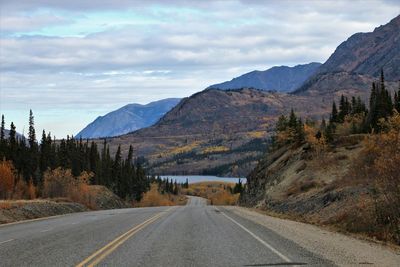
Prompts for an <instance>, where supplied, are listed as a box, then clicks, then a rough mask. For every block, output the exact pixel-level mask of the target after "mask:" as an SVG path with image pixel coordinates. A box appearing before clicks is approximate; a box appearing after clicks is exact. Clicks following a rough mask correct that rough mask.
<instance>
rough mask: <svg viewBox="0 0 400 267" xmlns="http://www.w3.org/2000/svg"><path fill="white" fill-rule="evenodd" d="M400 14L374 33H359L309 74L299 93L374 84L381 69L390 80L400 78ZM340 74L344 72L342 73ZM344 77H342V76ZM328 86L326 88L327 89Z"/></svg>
mask: <svg viewBox="0 0 400 267" xmlns="http://www.w3.org/2000/svg"><path fill="white" fill-rule="evenodd" d="M399 66H400V15H399V16H397V17H395V18H394V19H392V20H391V21H390V22H389V23H387V24H385V25H382V26H379V27H377V28H375V30H374V31H373V32H367V33H355V34H353V35H352V36H350V37H349V38H348V39H347V40H346V41H344V42H342V43H341V44H340V45H339V46H338V47H337V48H336V50H335V52H334V53H333V54H332V55H331V56H330V57H329V58H328V60H327V61H326V62H325V63H324V64H322V65H321V66H320V67H319V68H318V70H317V71H316V73H315V74H314V75H312V76H311V77H309V78H308V79H307V80H306V81H305V82H304V83H303V85H302V86H301V87H299V89H297V90H296V91H295V92H294V93H295V94H307V93H311V92H314V93H315V92H316V93H318V92H320V93H322V94H323V93H324V92H322V91H323V90H325V89H327V90H329V91H330V92H332V91H336V90H348V89H352V90H353V89H358V90H360V89H361V90H365V89H366V88H369V87H370V83H371V80H373V79H375V78H377V77H379V75H380V72H381V69H383V71H384V73H385V78H386V80H387V81H388V82H389V81H393V82H396V81H398V80H399V79H400V67H399ZM339 73H340V75H338V74H339ZM338 78H340V79H338ZM324 88H325V89H324Z"/></svg>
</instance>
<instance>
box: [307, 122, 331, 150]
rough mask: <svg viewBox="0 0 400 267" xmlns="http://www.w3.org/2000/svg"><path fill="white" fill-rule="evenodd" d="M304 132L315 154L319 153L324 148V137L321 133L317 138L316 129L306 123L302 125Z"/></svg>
mask: <svg viewBox="0 0 400 267" xmlns="http://www.w3.org/2000/svg"><path fill="white" fill-rule="evenodd" d="M304 133H305V137H306V141H307V143H308V144H310V145H311V147H312V148H313V149H314V151H315V152H316V153H317V155H320V154H321V153H322V152H323V151H324V150H325V149H326V139H325V137H324V136H323V135H321V138H319V139H318V138H317V133H318V130H317V129H315V128H314V127H312V126H310V125H308V124H305V125H304Z"/></svg>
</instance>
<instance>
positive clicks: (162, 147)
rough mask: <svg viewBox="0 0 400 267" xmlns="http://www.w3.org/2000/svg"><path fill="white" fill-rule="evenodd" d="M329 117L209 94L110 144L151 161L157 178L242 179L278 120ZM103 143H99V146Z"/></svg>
mask: <svg viewBox="0 0 400 267" xmlns="http://www.w3.org/2000/svg"><path fill="white" fill-rule="evenodd" d="M291 108H294V109H296V110H299V114H302V115H304V116H306V115H308V116H316V117H319V116H320V115H321V114H324V113H325V112H327V111H328V109H327V107H325V106H324V105H323V104H321V103H318V102H314V101H313V99H309V98H308V97H303V96H295V95H288V94H281V93H271V92H266V91H261V90H255V89H240V90H226V91H222V90H216V89H209V90H205V91H202V92H200V93H197V94H194V95H192V96H191V97H189V98H185V99H183V100H182V101H181V102H180V103H179V104H178V105H177V106H176V107H174V108H173V109H172V110H171V111H169V112H168V113H167V114H166V115H165V116H164V117H162V118H161V119H160V120H159V121H158V122H157V123H156V124H155V125H153V126H151V127H148V128H144V129H141V130H138V131H135V132H133V133H129V134H126V135H123V136H119V137H115V138H111V139H109V145H110V148H111V151H115V150H116V148H117V146H118V145H121V146H122V151H123V152H125V153H126V152H127V151H128V148H129V145H130V144H132V145H133V147H134V151H135V155H136V156H144V157H146V158H147V159H148V160H149V167H150V168H151V169H152V171H153V172H154V173H156V174H189V173H190V174H206V173H208V174H219V175H237V176H243V175H246V174H247V173H248V172H249V171H250V170H251V169H252V168H254V167H255V165H256V163H257V160H258V158H259V157H260V156H261V155H262V154H263V153H264V151H265V149H266V138H267V137H268V136H269V134H270V133H271V132H272V130H273V128H274V124H275V121H276V119H277V117H278V116H279V115H280V114H282V113H288V112H289V111H290V109H291ZM100 142H102V141H101V140H99V143H100Z"/></svg>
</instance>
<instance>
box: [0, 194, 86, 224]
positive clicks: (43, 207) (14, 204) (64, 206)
mask: <svg viewBox="0 0 400 267" xmlns="http://www.w3.org/2000/svg"><path fill="white" fill-rule="evenodd" d="M87 210H89V209H88V208H87V207H85V206H84V205H82V204H79V203H74V202H67V201H65V200H59V201H54V200H45V199H38V200H1V201H0V224H3V223H11V222H16V221H22V220H30V219H36V218H42V217H49V216H56V215H62V214H67V213H72V212H81V211H87Z"/></svg>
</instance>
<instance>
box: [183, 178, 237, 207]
mask: <svg viewBox="0 0 400 267" xmlns="http://www.w3.org/2000/svg"><path fill="white" fill-rule="evenodd" d="M243 190H244V185H243V184H242V182H241V181H239V182H238V183H236V184H235V183H229V182H199V183H193V184H189V185H188V187H187V188H183V189H182V191H183V193H184V194H185V195H189V196H198V197H202V198H205V199H207V200H208V203H209V204H210V205H236V204H237V203H238V199H239V195H240V193H241V192H242V191H243Z"/></svg>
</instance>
